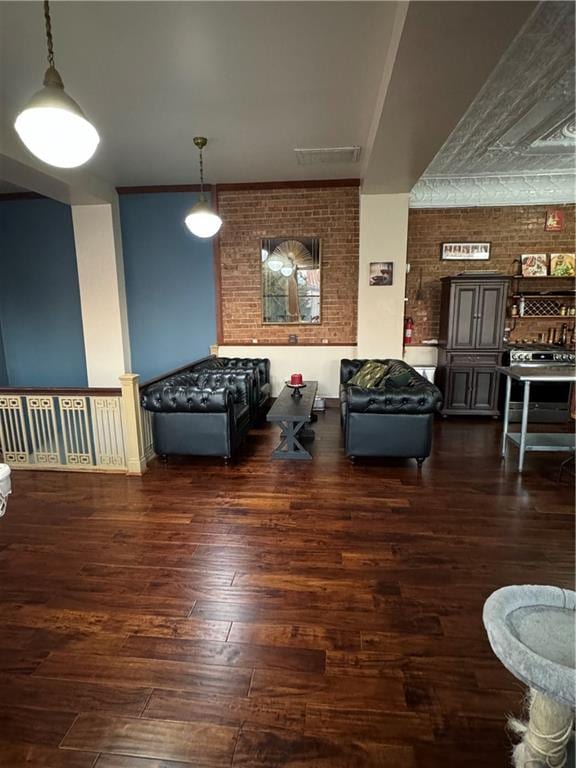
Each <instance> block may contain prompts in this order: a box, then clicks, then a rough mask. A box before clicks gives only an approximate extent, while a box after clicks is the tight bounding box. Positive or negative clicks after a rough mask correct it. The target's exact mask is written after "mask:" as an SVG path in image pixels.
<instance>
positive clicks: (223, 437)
mask: <svg viewBox="0 0 576 768" xmlns="http://www.w3.org/2000/svg"><path fill="white" fill-rule="evenodd" d="M253 382H254V374H253V373H252V372H251V371H244V372H240V371H234V372H231V373H230V372H226V373H224V372H222V371H218V370H211V371H210V370H209V371H197V372H194V371H192V372H187V373H179V374H176V375H174V376H172V377H168V378H166V379H162V380H160V381H157V382H155V383H153V384H151V385H150V386H148V387H147V388H146V389H145V390H144V391H143V392H142V394H141V404H142V407H143V408H145V409H146V410H148V411H152V412H153V413H154V417H153V432H154V450H155V451H156V453H157V454H158V455H160V456H169V455H171V454H187V455H196V456H223V457H224V458H225V459H229V458H231V457H232V456H233V455H234V453H235V452H236V451H237V450H238V448H239V447H240V445H241V443H242V441H243V439H244V438H245V436H246V434H247V432H248V430H249V429H250V425H251V413H250V403H251V401H252V400H253Z"/></svg>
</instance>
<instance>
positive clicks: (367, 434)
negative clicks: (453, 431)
mask: <svg viewBox="0 0 576 768" xmlns="http://www.w3.org/2000/svg"><path fill="white" fill-rule="evenodd" d="M365 362H367V361H366V360H347V359H344V360H341V361H340V414H341V421H342V427H343V429H344V439H345V450H346V455H347V456H349V457H350V458H355V457H357V456H390V457H392V456H393V457H405V458H414V459H416V460H417V462H418V464H419V465H421V464H422V463H423V462H424V460H425V459H426V458H427V457H428V456H429V455H430V450H431V448H432V424H433V420H434V413H436V411H438V410H439V409H440V406H441V405H442V394H441V392H440V390H439V389H438V387H436V386H435V385H434V384H432V383H430V382H429V381H428V380H427V379H425V378H424V377H423V376H421V375H420V374H419V373H418V372H417V371H415V370H414V369H413V368H412V367H411V366H409V365H407V363H405V362H404V361H402V360H378V362H381V363H383V364H384V365H387V366H388V370H389V373H390V374H391V375H392V376H394V375H396V374H399V373H401V372H405V371H408V372H409V374H410V379H409V381H408V383H407V384H406V385H405V386H402V387H398V388H395V387H393V386H392V385H390V384H388V385H386V384H385V385H384V386H381V387H374V388H370V389H364V388H361V387H358V386H354V385H353V384H350V383H349V380H350V379H351V378H352V376H354V374H355V373H357V372H358V371H359V370H360V368H361V367H362V365H363V364H364V363H365Z"/></svg>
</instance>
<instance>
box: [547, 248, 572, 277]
mask: <svg viewBox="0 0 576 768" xmlns="http://www.w3.org/2000/svg"><path fill="white" fill-rule="evenodd" d="M574 275H576V255H575V254H573V253H551V254H550V276H551V277H574Z"/></svg>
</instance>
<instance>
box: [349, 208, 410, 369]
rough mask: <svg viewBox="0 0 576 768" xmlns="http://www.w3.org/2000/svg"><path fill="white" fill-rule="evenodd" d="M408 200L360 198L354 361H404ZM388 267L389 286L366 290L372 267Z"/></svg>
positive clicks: (373, 287) (371, 287)
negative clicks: (387, 263) (376, 264)
mask: <svg viewBox="0 0 576 768" xmlns="http://www.w3.org/2000/svg"><path fill="white" fill-rule="evenodd" d="M409 200H410V195H408V194H398V195H366V194H363V195H361V196H360V265H359V267H360V268H359V276H358V279H359V285H358V353H357V354H358V357H359V358H364V357H379V358H386V357H391V358H397V359H402V341H403V332H404V296H405V290H406V249H407V239H408V204H409ZM380 261H392V262H393V263H394V280H393V284H392V285H388V286H371V285H369V276H370V263H371V262H380Z"/></svg>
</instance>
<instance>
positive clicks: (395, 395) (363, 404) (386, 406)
mask: <svg viewBox="0 0 576 768" xmlns="http://www.w3.org/2000/svg"><path fill="white" fill-rule="evenodd" d="M346 401H347V403H348V410H349V411H350V412H351V413H435V412H436V411H439V410H440V407H441V405H442V393H441V392H440V390H439V389H438V387H436V386H435V385H434V384H432V383H430V382H429V381H426V380H425V379H423V380H422V382H418V383H417V384H416V385H414V386H411V387H400V388H398V389H396V388H393V387H391V386H388V387H378V388H372V389H363V388H362V387H356V386H354V385H349V386H347V387H346Z"/></svg>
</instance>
